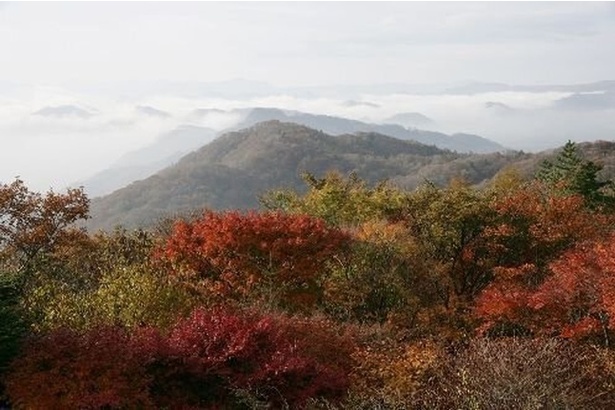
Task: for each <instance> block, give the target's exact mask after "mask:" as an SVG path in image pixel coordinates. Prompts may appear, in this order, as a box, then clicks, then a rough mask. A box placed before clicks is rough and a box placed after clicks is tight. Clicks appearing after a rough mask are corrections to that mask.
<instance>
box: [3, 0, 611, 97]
mask: <svg viewBox="0 0 615 410" xmlns="http://www.w3.org/2000/svg"><path fill="white" fill-rule="evenodd" d="M613 44H615V3H612V2H611V3H600V2H581V3H576V2H546V3H536V2H517V3H504V2H479V3H465V2H452V3H448V2H428V3H422V2H391V3H385V2H358V3H354V2H341V3H340V2H336V3H333V2H331V3H330V2H312V3H310V2H307V3H301V2H273V3H258V2H248V3H231V2H187V3H178V2H169V3H167V2H154V3H147V2H96V3H93V2H66V3H55V2H49V3H29V2H27V3H3V4H2V5H1V6H0V49H1V50H3V52H2V53H1V54H0V73H2V76H1V78H3V79H7V78H8V79H11V80H14V81H19V82H28V83H30V82H37V83H46V84H67V83H68V84H71V83H74V82H95V81H100V80H106V81H134V80H143V79H146V80H188V81H223V80H228V79H231V78H245V79H250V80H259V81H266V82H270V83H273V84H275V85H322V84H335V85H338V84H344V83H380V82H405V83H408V82H410V83H433V82H455V81H466V80H480V81H497V82H508V83H526V84H544V83H570V82H591V81H596V80H601V79H605V78H608V77H609V76H610V75H612V71H613V67H615V53H613V52H608V51H609V50H611V49H612V48H613V46H612V45H613Z"/></svg>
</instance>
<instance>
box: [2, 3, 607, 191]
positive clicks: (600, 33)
mask: <svg viewBox="0 0 615 410" xmlns="http://www.w3.org/2000/svg"><path fill="white" fill-rule="evenodd" d="M0 50H1V52H0V141H1V142H2V147H3V148H2V150H0V182H8V181H10V180H11V179H12V178H14V177H15V176H20V177H22V178H23V179H24V180H25V182H26V183H27V184H28V185H29V186H31V187H32V188H34V189H37V190H46V189H48V188H49V187H53V188H55V189H61V188H63V187H64V186H66V185H70V184H72V183H74V182H75V181H81V180H83V179H85V178H87V177H88V176H90V175H93V174H95V173H96V172H98V171H100V170H102V169H104V168H106V167H108V166H110V165H111V164H113V162H114V161H116V160H117V159H118V158H119V157H121V156H122V155H123V154H124V153H126V152H128V151H131V150H134V149H138V148H140V147H143V146H144V145H147V144H149V143H151V142H152V141H154V140H155V139H156V138H157V137H158V136H159V135H161V134H164V133H165V132H168V131H170V130H172V129H174V128H175V127H178V126H181V125H185V124H191V125H201V126H212V127H214V128H216V127H218V128H223V126H227V125H229V124H228V118H226V119H225V118H217V119H214V118H205V119H200V120H199V121H200V122H199V121H196V120H195V119H194V117H193V116H191V113H192V111H193V110H195V109H198V108H221V109H232V108H238V107H250V106H273V107H278V108H288V109H295V110H302V111H307V112H312V113H318V114H330V115H339V116H345V117H348V118H354V119H360V120H366V121H374V122H377V121H381V120H383V119H384V118H386V117H388V116H391V115H394V114H396V113H398V112H409V111H412V112H420V113H422V114H425V115H427V116H429V117H430V118H432V119H434V120H435V121H436V123H437V124H438V126H439V128H438V130H440V131H443V132H448V133H453V132H471V133H477V134H480V135H482V136H485V137H487V138H491V139H493V140H495V141H498V142H500V143H502V144H504V145H505V146H508V147H512V148H517V149H538V148H548V147H552V146H556V145H557V144H560V143H561V142H562V141H564V142H565V140H566V139H567V138H569V137H574V136H575V135H582V136H583V137H584V138H585V139H590V140H591V139H592V136H594V135H600V136H603V135H615V125H613V121H612V120H611V118H613V115H615V111H600V112H586V113H583V114H578V115H577V114H575V116H571V115H568V114H562V113H556V112H552V111H549V107H550V106H551V105H552V104H553V103H554V102H556V101H557V100H558V99H561V98H566V97H568V96H570V93H565V92H562V91H561V90H560V91H557V90H547V91H545V92H541V93H537V92H502V93H496V94H493V93H491V94H489V93H486V94H480V95H446V94H439V95H423V94H421V93H417V94H416V95H413V94H412V93H407V92H406V93H396V92H395V91H392V92H389V93H388V94H386V93H385V94H383V93H379V94H370V93H369V92H364V93H363V94H360V95H354V96H352V97H339V98H337V97H335V96H334V95H324V94H322V95H321V94H319V92H320V91H318V90H322V89H318V88H314V89H313V90H312V93H311V95H309V96H304V95H301V94H300V93H299V94H297V93H292V92H289V89H290V88H292V87H315V86H329V87H334V88H335V87H341V86H352V85H370V84H414V85H428V86H429V85H438V87H440V88H439V89H443V88H446V87H449V86H451V87H452V86H458V85H462V84H465V83H468V82H472V81H475V82H497V83H507V84H521V85H541V84H579V83H591V82H597V81H601V80H615V74H614V73H615V3H613V2H611V3H601V2H544V3H542V2H513V3H504V2H473V3H466V2H425V3H423V2H357V3H354V2H268V3H260V2H244V3H234V2H183V3H182V2H44V3H41V2H19V3H16V2H5V3H3V2H0ZM237 79H243V80H244V81H243V82H238V81H233V82H231V80H237ZM204 83H219V84H218V85H217V86H216V87H218V88H220V87H222V88H224V87H227V88H226V94H224V93H223V94H224V95H222V94H219V93H216V90H217V89H218V88H215V87H214V88H213V89H212V88H211V87H210V88H207V87H205V88H203V89H201V88H200V85H202V84H204ZM268 85H270V86H272V87H268ZM233 87H234V88H233ZM276 87H277V88H276ZM229 88H233V89H234V90H235V91H233V92H229V90H228V89H229ZM427 88H429V87H427ZM212 90H213V91H212ZM250 90H252V91H255V92H254V95H247V94H246V92H248V91H250ZM259 90H260V91H259ZM263 90H264V91H263ZM272 90H273V91H272ZM276 90H277V91H276ZM393 90H395V88H394V87H393ZM248 94H249V93H248ZM343 98H347V99H350V98H352V99H353V100H355V99H356V100H359V101H365V102H368V103H370V104H371V105H369V104H368V105H363V106H360V105H359V106H353V105H352V104H347V103H348V101H344V100H343ZM493 101H495V102H498V103H502V104H506V105H507V106H508V107H510V108H512V110H510V112H514V115H513V114H510V113H508V114H506V113H502V112H499V113H496V114H494V111H493V110H491V111H489V112H487V111H486V110H485V104H486V103H488V102H493ZM62 105H71V106H74V107H79V108H80V109H83V110H85V111H87V112H88V116H86V117H80V116H75V115H72V116H71V115H69V116H62V117H53V116H41V115H37V114H36V113H37V112H38V111H39V110H41V109H45V108H46V107H57V106H62ZM138 106H151V107H154V108H156V109H160V110H164V111H166V112H167V113H169V116H168V117H166V118H162V117H160V118H156V117H154V116H148V115H144V114H143V113H142V112H138V110H137V109H136V107H138ZM588 130H589V131H590V132H587V131H588ZM577 131H581V132H582V134H578V133H577ZM594 131H595V133H594ZM610 133H611V134H610ZM538 138H542V140H541V141H539V142H536V140H537V139H538Z"/></svg>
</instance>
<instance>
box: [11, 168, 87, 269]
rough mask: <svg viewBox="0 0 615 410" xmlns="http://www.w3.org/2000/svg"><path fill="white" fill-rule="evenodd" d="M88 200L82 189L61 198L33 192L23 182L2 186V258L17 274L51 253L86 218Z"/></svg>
mask: <svg viewBox="0 0 615 410" xmlns="http://www.w3.org/2000/svg"><path fill="white" fill-rule="evenodd" d="M88 210H89V200H88V198H87V197H86V195H85V193H84V192H83V190H81V189H68V190H67V191H66V193H64V194H60V193H55V192H53V191H50V192H48V193H47V194H45V195H41V194H40V193H37V192H31V191H29V190H28V188H27V187H26V186H25V185H24V183H23V181H21V180H20V179H16V180H15V181H14V182H13V183H11V184H8V185H7V184H3V185H0V256H1V257H2V259H3V261H4V262H5V263H12V264H13V265H14V267H15V268H16V269H18V270H24V269H27V268H28V267H29V266H30V264H31V263H32V262H33V260H34V259H35V257H36V256H37V255H38V254H39V253H41V252H46V251H49V250H51V249H52V248H53V246H54V244H55V243H56V242H57V241H58V240H59V239H60V238H61V237H62V236H63V235H65V234H67V232H68V231H69V229H68V228H69V226H70V225H71V224H73V223H74V222H76V221H78V220H80V219H85V218H87V215H88Z"/></svg>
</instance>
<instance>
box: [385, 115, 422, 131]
mask: <svg viewBox="0 0 615 410" xmlns="http://www.w3.org/2000/svg"><path fill="white" fill-rule="evenodd" d="M382 122H383V123H386V124H399V125H402V126H404V127H406V128H421V127H429V126H432V125H434V120H432V119H431V118H429V117H427V116H425V115H423V114H421V113H418V112H402V113H399V114H395V115H393V116H391V117H389V118H386V119H384V120H383V121H382Z"/></svg>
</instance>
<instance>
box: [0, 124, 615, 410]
mask: <svg viewBox="0 0 615 410" xmlns="http://www.w3.org/2000/svg"><path fill="white" fill-rule="evenodd" d="M272 128H273V129H277V130H279V133H277V134H275V133H271V132H270V130H271V129H272ZM289 130H294V131H295V132H294V133H292V134H286V132H287V131H289ZM265 131H267V132H265ZM255 135H256V136H257V137H259V138H260V139H258V138H257V139H256V140H255V139H253V138H254V136H255ZM355 138H358V139H355ZM329 139H330V137H328V136H327V135H325V134H322V133H319V132H316V131H313V130H310V129H308V128H305V127H299V126H294V125H286V124H279V123H270V124H263V125H261V126H257V127H255V128H253V129H251V130H248V131H244V132H238V133H235V134H230V135H228V136H227V137H226V138H224V139H222V140H220V141H219V142H218V143H217V144H214V145H213V148H211V147H210V149H207V150H202V151H200V152H197V153H195V154H192V155H191V156H189V157H187V158H186V159H184V161H183V163H194V164H199V161H200V160H201V159H206V160H209V161H213V160H214V159H216V160H217V164H216V165H215V166H216V167H218V168H219V169H221V170H223V169H225V167H226V168H228V169H235V170H236V172H238V173H239V172H240V171H245V170H251V169H257V170H261V171H263V172H264V171H265V169H264V168H263V169H260V168H258V167H259V166H262V164H261V162H260V161H261V160H260V159H259V156H260V155H262V152H260V151H259V149H261V148H260V147H263V146H267V144H273V146H278V144H276V142H278V141H279V140H284V141H285V142H286V144H288V145H289V147H294V148H297V147H298V148H301V147H302V145H300V144H298V143H299V142H304V141H305V140H307V141H308V142H309V144H308V145H309V146H311V147H312V148H313V149H315V147H327V148H331V149H333V151H332V153H331V155H332V156H333V155H339V158H342V159H343V155H342V154H341V152H340V151H335V148H336V147H339V148H340V149H343V150H345V149H346V146H345V144H346V142H344V138H341V139H339V140H337V142H336V144H338V145H335V144H331V142H330V141H329ZM348 139H349V141H352V143H353V146H354V154H353V155H356V156H360V155H367V154H368V153H369V152H371V151H372V148H371V147H372V146H376V147H377V150H378V151H379V152H380V155H381V157H382V158H385V157H387V155H388V156H389V157H392V158H395V157H397V156H398V155H406V156H417V157H418V158H439V157H441V158H445V157H447V156H450V155H452V154H451V153H447V152H442V151H440V150H438V149H436V148H434V147H428V146H423V145H417V144H407V143H403V142H400V141H397V140H394V139H390V138H387V137H383V136H379V135H364V136H359V137H352V138H351V137H348ZM257 142H258V143H257ZM261 144H263V145H261ZM282 147H284V148H283V149H280V150H279V151H276V152H277V153H278V155H279V156H278V163H279V164H281V167H280V168H283V165H284V164H285V160H287V159H288V158H292V152H293V150H292V149H290V148H289V147H285V144H283V145H282ZM584 148H585V152H586V153H588V154H590V155H594V156H602V155H603V154H604V153H606V152H607V151H608V150H610V149H612V144H611V143H599V144H593V145H586V146H584ZM400 153H402V154H400ZM521 157H523V156H521ZM603 158H604V159H608V158H609V157H608V156H603ZM295 159H296V158H295ZM453 159H455V156H454V155H453ZM457 159H459V158H457ZM530 159H533V160H536V158H525V159H523V161H525V162H526V165H527V163H528V161H529V160H530ZM184 165H185V164H184ZM231 165H233V168H231ZM175 172H177V171H175ZM271 172H279V170H276V171H271ZM601 172H602V169H601V166H600V165H599V164H597V163H595V162H593V161H591V160H587V159H586V158H584V157H583V154H582V152H581V150H579V147H578V146H576V145H575V144H574V143H568V144H566V145H565V146H564V147H563V148H562V149H561V150H559V151H558V152H557V153H555V155H553V156H551V157H549V158H548V160H547V161H541V162H540V164H539V165H538V166H537V169H536V172H533V173H532V177H529V178H525V177H524V176H523V175H522V173H520V172H519V171H517V170H515V169H514V168H512V167H510V168H508V169H506V170H504V171H502V172H499V173H498V174H497V175H496V176H495V178H492V179H491V180H490V181H486V182H485V183H484V184H482V186H481V187H476V186H473V185H471V184H469V183H468V182H464V181H463V180H461V179H455V180H454V181H452V182H451V183H450V184H448V185H447V186H441V187H440V186H437V185H435V184H433V183H429V182H425V183H422V184H420V185H419V186H418V187H417V188H416V189H403V188H400V187H398V186H396V185H394V184H392V183H386V182H380V183H377V184H371V183H369V182H368V181H365V180H363V179H361V178H360V177H358V176H357V175H356V174H350V175H349V176H344V175H343V174H340V173H337V172H331V173H327V174H326V175H324V176H315V175H312V174H304V175H303V182H304V189H302V190H301V191H298V190H295V189H292V188H290V189H284V188H282V187H277V188H275V189H271V190H268V191H263V192H261V193H260V194H261V195H260V200H261V203H262V210H260V211H250V212H237V211H211V210H210V211H206V212H202V213H200V214H194V215H192V216H190V217H184V218H177V219H175V220H172V221H160V222H159V223H158V224H156V225H154V226H152V227H150V229H148V230H142V229H138V230H132V231H131V230H125V229H118V230H115V231H113V232H98V233H95V234H93V233H87V232H86V231H84V230H81V229H78V228H77V227H76V226H75V223H76V222H79V221H82V220H83V219H85V218H87V216H88V210H89V209H88V208H89V201H88V198H87V197H86V196H85V195H84V194H83V192H82V191H80V190H69V191H67V192H65V193H57V192H49V193H46V194H39V193H35V192H31V191H30V190H29V189H28V188H27V187H26V186H25V184H24V183H23V182H22V181H20V180H16V181H14V182H13V183H11V184H4V185H0V211H1V212H2V213H1V215H2V218H0V223H1V225H0V226H1V228H2V229H1V230H0V279H1V282H0V292H1V295H2V299H0V301H1V304H0V341H1V342H2V351H1V353H2V354H1V355H0V376H1V377H0V400H2V401H3V405H7V406H8V405H12V406H14V407H15V408H94V409H103V408H145V409H150V408H151V409H157V408H197V409H214V408H237V409H254V408H293V409H294V408H297V409H311V410H317V409H319V410H330V409H340V410H341V409H349V410H359V409H447V410H448V409H467V410H470V409H476V408H478V409H526V408H548V409H551V408H564V409H604V410H607V409H612V408H614V407H615V387H614V386H615V365H614V364H615V353H614V350H613V340H614V339H613V338H614V337H615V320H614V318H615V299H614V297H613V295H615V280H614V279H613V278H614V277H615V257H614V255H615V186H614V184H613V181H612V180H607V179H604V178H603V177H601ZM172 175H175V176H179V175H180V174H179V173H178V174H172ZM225 175H226V176H227V177H228V178H229V179H228V180H226V182H227V183H231V181H232V179H231V176H232V175H230V174H225ZM243 175H244V177H245V178H248V177H249V175H247V174H243ZM161 177H164V175H162V176H161ZM186 193H187V194H189V192H188V191H186Z"/></svg>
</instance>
